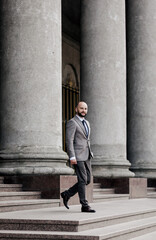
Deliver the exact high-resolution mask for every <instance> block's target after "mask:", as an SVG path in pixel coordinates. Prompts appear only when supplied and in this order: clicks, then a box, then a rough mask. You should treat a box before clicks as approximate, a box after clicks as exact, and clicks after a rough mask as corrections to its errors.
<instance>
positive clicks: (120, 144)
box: [81, 0, 134, 178]
mask: <svg viewBox="0 0 156 240" xmlns="http://www.w3.org/2000/svg"><path fill="white" fill-rule="evenodd" d="M81 16H82V19H81V27H82V29H81V99H82V100H84V101H86V102H87V103H88V106H89V113H88V120H89V121H90V123H91V129H92V133H91V146H92V150H93V153H94V159H93V161H92V167H93V174H94V176H97V177H108V178H109V177H114V178H115V177H130V176H133V175H134V174H133V173H132V172H130V171H129V167H130V163H129V162H128V161H127V160H126V54H125V52H126V51H125V1H124V0H120V1H117V0H111V1H110V0H105V1H103V0H98V1H95V0H89V1H88V0H83V1H82V9H81Z"/></svg>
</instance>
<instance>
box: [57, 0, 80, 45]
mask: <svg viewBox="0 0 156 240" xmlns="http://www.w3.org/2000/svg"><path fill="white" fill-rule="evenodd" d="M80 9H81V0H62V31H63V33H65V34H66V35H68V36H70V37H71V38H73V39H74V40H76V41H79V40H80Z"/></svg>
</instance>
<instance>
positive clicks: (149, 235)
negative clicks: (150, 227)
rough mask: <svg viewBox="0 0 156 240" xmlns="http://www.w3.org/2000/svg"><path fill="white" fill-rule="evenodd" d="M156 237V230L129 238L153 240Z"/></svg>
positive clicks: (133, 239)
mask: <svg viewBox="0 0 156 240" xmlns="http://www.w3.org/2000/svg"><path fill="white" fill-rule="evenodd" d="M155 239H156V231H155V232H151V233H147V234H144V235H142V236H139V237H135V238H131V240H155Z"/></svg>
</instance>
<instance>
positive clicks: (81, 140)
mask: <svg viewBox="0 0 156 240" xmlns="http://www.w3.org/2000/svg"><path fill="white" fill-rule="evenodd" d="M75 111H76V115H75V117H74V118H72V119H70V120H69V121H68V123H67V127H66V146H67V153H68V156H69V160H70V164H71V165H73V166H74V168H75V173H76V175H77V183H76V184H75V185H73V186H72V187H71V188H69V189H68V190H66V191H64V192H62V193H61V197H62V198H63V203H64V205H65V207H66V208H68V209H69V207H68V200H69V199H70V198H71V197H72V196H74V195H75V194H76V193H78V195H79V199H80V204H81V205H82V207H81V211H82V212H89V213H93V212H95V210H93V209H91V207H90V206H89V205H88V201H87V200H86V185H88V184H89V183H90V181H91V158H92V157H93V154H92V152H91V148H90V130H91V129H90V124H89V122H88V121H87V120H86V119H85V116H86V115H87V112H88V106H87V104H86V103H85V102H79V103H78V105H77V107H76V109H75Z"/></svg>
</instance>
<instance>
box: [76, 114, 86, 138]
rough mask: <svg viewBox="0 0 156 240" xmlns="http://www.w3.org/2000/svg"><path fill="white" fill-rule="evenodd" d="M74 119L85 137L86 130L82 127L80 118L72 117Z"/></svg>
mask: <svg viewBox="0 0 156 240" xmlns="http://www.w3.org/2000/svg"><path fill="white" fill-rule="evenodd" d="M74 120H75V121H76V122H77V123H78V125H79V126H80V128H81V130H82V131H83V134H84V135H85V137H86V138H87V136H86V132H85V129H84V127H83V124H82V122H81V120H80V119H79V118H78V117H77V116H75V117H74Z"/></svg>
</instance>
